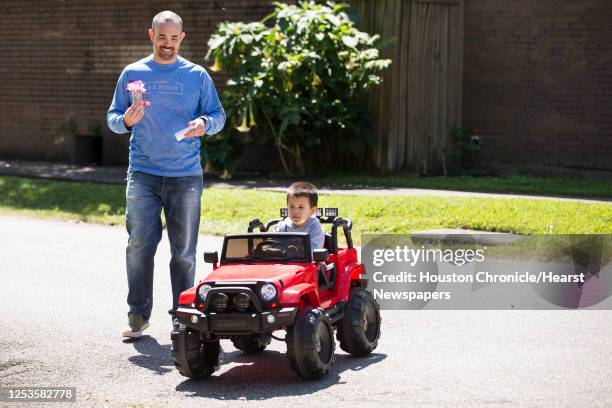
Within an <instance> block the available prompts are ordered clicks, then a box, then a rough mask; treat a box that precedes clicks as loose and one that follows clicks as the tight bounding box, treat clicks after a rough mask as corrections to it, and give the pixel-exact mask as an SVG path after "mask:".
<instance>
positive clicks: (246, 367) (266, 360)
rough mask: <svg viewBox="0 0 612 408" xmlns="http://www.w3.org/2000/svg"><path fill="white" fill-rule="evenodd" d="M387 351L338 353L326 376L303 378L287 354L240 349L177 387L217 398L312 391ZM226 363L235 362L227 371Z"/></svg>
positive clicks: (193, 394)
mask: <svg viewBox="0 0 612 408" xmlns="http://www.w3.org/2000/svg"><path fill="white" fill-rule="evenodd" d="M386 357H387V355H386V354H379V353H373V354H371V355H369V356H367V357H359V358H356V357H351V356H349V355H346V354H336V363H335V364H334V367H333V369H332V371H331V373H329V374H328V375H327V376H325V377H323V378H321V379H317V380H312V381H304V380H302V379H301V378H300V377H298V376H297V375H296V374H294V373H293V372H292V371H291V370H290V368H289V360H288V359H287V357H286V355H285V353H280V352H278V351H271V350H269V351H268V350H267V351H264V352H262V353H260V354H256V355H252V354H251V355H249V354H245V353H243V352H240V351H233V352H229V353H222V354H221V356H220V363H221V371H222V372H221V373H220V374H219V373H216V374H213V375H212V376H211V377H208V378H206V379H203V380H185V381H184V382H182V383H180V384H179V385H178V386H177V387H176V390H177V391H179V392H183V393H184V394H185V396H187V397H205V398H215V399H218V400H265V399H269V398H277V397H283V396H297V395H305V394H312V393H314V392H317V391H320V390H324V389H326V388H328V387H330V386H332V385H335V384H338V383H339V381H340V373H342V372H344V371H359V370H361V369H363V368H365V367H367V366H369V365H370V364H375V363H378V362H380V361H382V360H384V359H385V358H386ZM226 364H232V365H235V364H239V365H235V366H233V367H232V368H230V369H229V370H227V371H224V370H223V366H224V365H226Z"/></svg>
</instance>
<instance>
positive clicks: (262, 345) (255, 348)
mask: <svg viewBox="0 0 612 408" xmlns="http://www.w3.org/2000/svg"><path fill="white" fill-rule="evenodd" d="M232 343H233V344H234V347H236V348H237V349H238V350H242V351H244V352H245V353H247V354H254V353H259V352H260V351H264V350H265V349H266V346H267V345H268V344H270V338H269V337H265V336H255V335H251V336H244V337H239V338H236V339H232Z"/></svg>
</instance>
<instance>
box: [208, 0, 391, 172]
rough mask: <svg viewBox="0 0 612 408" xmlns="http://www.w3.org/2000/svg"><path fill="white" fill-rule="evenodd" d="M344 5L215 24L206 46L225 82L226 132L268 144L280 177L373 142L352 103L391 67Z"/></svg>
mask: <svg viewBox="0 0 612 408" xmlns="http://www.w3.org/2000/svg"><path fill="white" fill-rule="evenodd" d="M347 7H348V5H346V4H336V3H334V2H327V3H325V4H316V3H315V2H314V1H302V2H300V3H299V4H298V5H287V4H283V3H275V10H274V12H273V13H272V14H271V15H269V16H268V17H266V18H264V19H263V20H262V21H260V22H253V23H248V24H246V23H241V22H238V23H228V22H226V23H222V24H220V25H219V27H218V29H217V31H216V32H215V33H214V34H213V35H212V37H211V38H210V40H209V42H208V46H209V50H208V54H207V56H206V58H207V59H208V60H209V61H211V60H212V61H213V62H214V63H213V65H212V66H211V67H210V69H211V70H212V71H219V70H220V71H223V72H224V73H226V74H228V75H229V77H230V79H229V81H228V83H227V87H226V90H225V91H224V94H223V104H224V107H225V108H226V113H227V116H228V119H229V123H228V125H229V126H234V127H235V128H236V129H237V130H238V131H240V132H249V131H251V129H253V130H254V131H253V132H252V134H253V136H254V137H255V138H256V139H257V140H258V141H260V142H265V141H271V142H272V143H273V144H274V146H275V147H276V149H277V151H278V154H279V158H280V160H281V163H282V164H283V167H284V170H285V172H286V173H287V174H291V173H297V174H303V173H304V171H305V170H306V169H305V163H306V161H307V160H306V157H307V156H309V157H310V158H312V159H313V160H319V161H325V157H322V156H321V155H316V154H314V153H315V152H316V149H317V148H320V147H321V146H329V145H341V146H347V147H348V148H349V149H350V151H352V152H353V153H354V154H357V153H359V152H360V151H361V150H362V149H363V147H364V146H365V145H367V144H372V143H375V142H376V139H375V138H374V137H373V136H372V133H371V130H370V126H368V121H369V119H368V115H367V114H364V113H363V108H362V107H361V105H360V104H359V101H360V97H361V96H362V95H363V94H364V92H365V91H367V90H368V89H369V88H371V87H372V86H375V85H378V84H380V82H381V76H380V73H381V71H382V70H384V69H385V68H387V67H388V66H389V64H390V63H391V60H388V59H381V58H380V49H379V47H380V37H379V36H378V35H370V34H367V33H364V32H361V31H359V30H358V29H357V28H356V27H355V25H354V23H353V22H352V21H351V20H350V18H349V16H348V15H347V13H346V12H345V10H346V9H347Z"/></svg>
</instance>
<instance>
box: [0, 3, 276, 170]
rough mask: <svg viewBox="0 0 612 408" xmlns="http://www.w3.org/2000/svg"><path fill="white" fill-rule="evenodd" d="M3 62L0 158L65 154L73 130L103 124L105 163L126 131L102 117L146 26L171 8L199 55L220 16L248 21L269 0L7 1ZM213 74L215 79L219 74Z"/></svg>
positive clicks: (145, 44) (143, 44) (138, 51)
mask: <svg viewBox="0 0 612 408" xmlns="http://www.w3.org/2000/svg"><path fill="white" fill-rule="evenodd" d="M2 6H3V7H2V9H3V15H4V16H5V17H8V18H5V19H4V23H3V24H2V25H0V36H1V37H2V38H3V39H4V41H5V50H4V53H3V56H4V61H3V63H2V65H0V75H1V78H2V81H1V85H0V86H1V91H0V158H20V159H33V160H52V161H71V160H72V159H73V156H74V137H73V136H70V135H67V134H66V133H67V132H66V131H64V130H63V129H62V128H63V125H64V124H65V123H69V121H70V120H73V121H74V122H75V123H76V131H77V133H79V134H82V133H88V132H91V129H92V128H93V127H95V126H96V124H98V125H101V129H102V134H103V136H104V137H103V140H104V149H103V151H104V159H103V162H104V164H125V163H127V156H128V138H129V135H127V134H126V135H116V134H114V133H112V132H110V131H109V130H108V128H107V127H106V110H107V109H108V106H109V104H110V102H111V99H112V96H113V92H114V89H115V85H116V82H117V78H118V76H119V74H120V73H121V70H122V69H123V67H124V66H125V65H127V64H129V63H131V62H133V61H135V60H138V59H140V58H142V57H144V56H146V55H148V54H150V53H151V45H150V41H149V38H148V34H147V29H148V28H149V27H150V25H151V19H152V18H153V16H154V15H155V14H156V13H157V12H159V11H161V10H164V9H167V8H171V9H172V10H173V11H175V12H177V13H178V14H179V15H180V16H181V17H182V19H183V22H184V29H185V32H186V33H187V37H186V38H185V40H184V42H183V44H182V48H181V55H182V56H184V57H185V58H187V59H189V60H191V61H193V62H196V63H199V64H203V58H204V55H205V53H206V42H207V40H208V38H209V37H210V35H211V33H212V32H213V31H214V29H215V28H216V26H217V24H218V23H219V22H221V21H226V20H228V21H251V20H256V19H260V18H262V17H263V16H265V15H267V14H268V13H270V12H271V11H272V5H271V1H270V0H232V1H221V0H207V1H200V0H192V1H180V2H174V3H170V2H167V1H143V0H98V1H92V0H88V1H78V0H67V1H31V0H30V1H21V0H19V1H10V0H7V1H3V2H2ZM213 79H215V82H216V83H217V84H218V85H220V83H221V81H220V79H219V78H215V77H214V76H213Z"/></svg>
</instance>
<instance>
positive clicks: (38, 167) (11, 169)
mask: <svg viewBox="0 0 612 408" xmlns="http://www.w3.org/2000/svg"><path fill="white" fill-rule="evenodd" d="M126 171H127V169H126V167H124V166H119V167H114V166H79V165H74V164H64V163H52V162H37V161H21V160H0V175H10V176H21V177H35V178H44V179H52V180H70V181H90V182H96V183H110V184H125V182H126ZM205 185H206V187H221V188H224V187H225V188H247V189H251V188H255V189H261V190H266V191H280V192H282V191H285V189H286V188H287V182H286V181H283V180H262V179H257V180H218V179H211V178H207V179H206V180H205ZM317 187H318V189H319V192H320V193H321V194H346V195H378V196H389V195H406V196H444V197H483V198H528V199H534V200H546V199H557V200H563V201H579V202H595V203H605V204H611V203H612V199H609V198H590V197H579V198H576V197H556V196H534V195H523V194H497V193H475V192H468V191H451V190H430V189H420V188H388V187H368V188H361V187H360V188H354V187H352V186H344V185H318V186H317Z"/></svg>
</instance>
